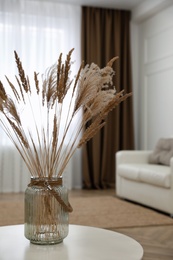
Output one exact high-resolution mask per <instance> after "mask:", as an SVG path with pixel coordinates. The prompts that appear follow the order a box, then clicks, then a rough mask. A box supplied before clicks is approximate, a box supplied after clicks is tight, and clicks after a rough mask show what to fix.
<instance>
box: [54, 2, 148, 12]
mask: <svg viewBox="0 0 173 260" xmlns="http://www.w3.org/2000/svg"><path fill="white" fill-rule="evenodd" d="M54 1H56V2H59V3H67V4H75V5H82V6H94V7H103V8H111V9H124V10H132V9H133V8H134V7H135V6H137V5H138V4H140V3H142V2H144V0H54Z"/></svg>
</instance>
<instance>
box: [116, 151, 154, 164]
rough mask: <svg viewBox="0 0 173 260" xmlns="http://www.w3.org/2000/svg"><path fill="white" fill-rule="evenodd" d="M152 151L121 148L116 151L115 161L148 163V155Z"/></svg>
mask: <svg viewBox="0 0 173 260" xmlns="http://www.w3.org/2000/svg"><path fill="white" fill-rule="evenodd" d="M151 153H152V151H149V150H146V151H144V150H122V151H118V152H117V153H116V163H117V165H118V164H122V163H148V162H149V155H150V154H151Z"/></svg>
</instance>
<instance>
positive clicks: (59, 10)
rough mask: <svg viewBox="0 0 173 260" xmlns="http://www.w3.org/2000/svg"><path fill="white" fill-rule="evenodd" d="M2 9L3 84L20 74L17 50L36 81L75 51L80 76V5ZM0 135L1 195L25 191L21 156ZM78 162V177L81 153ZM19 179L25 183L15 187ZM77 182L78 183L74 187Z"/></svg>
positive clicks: (13, 0)
mask: <svg viewBox="0 0 173 260" xmlns="http://www.w3.org/2000/svg"><path fill="white" fill-rule="evenodd" d="M0 6H1V8H0V39H1V41H0V80H1V81H2V82H3V84H4V85H5V84H6V79H5V77H4V75H7V76H8V78H9V79H10V80H11V81H12V82H15V80H14V76H15V75H17V74H18V72H17V70H16V64H15V59H14V50H15V51H16V52H17V53H18V55H19V57H20V59H21V61H22V64H23V67H24V69H25V72H26V74H27V75H28V76H29V78H33V73H34V71H36V72H38V73H40V74H42V73H44V72H45V70H46V69H47V68H48V67H50V66H51V65H52V64H54V63H55V62H56V61H57V58H58V56H59V54H60V53H61V52H62V53H63V57H64V59H65V58H66V54H67V53H68V52H69V50H71V49H72V48H75V50H74V52H73V55H72V60H73V61H74V64H73V66H72V68H73V70H74V71H72V76H73V75H75V74H76V73H77V69H78V68H79V66H80V63H81V49H80V46H81V42H80V39H81V35H80V34H81V28H80V24H81V7H80V6H76V5H67V4H59V3H56V2H51V1H48V0H47V1H41V0H40V1H39V0H34V1H32V0H25V1H24V0H6V1H4V0H0ZM0 136H1V138H0V192H1V191H22V190H23V188H24V187H23V186H25V182H26V180H25V177H24V176H23V175H24V173H22V172H21V171H22V170H21V165H19V163H17V161H16V160H17V159H15V158H18V157H17V156H18V155H17V154H15V155H14V151H15V148H14V149H13V144H11V141H9V139H8V137H7V136H6V135H5V133H4V132H3V131H2V129H0ZM10 149H11V150H10ZM11 151H12V152H11ZM10 153H12V155H10ZM16 153H18V152H16ZM5 159H6V161H7V163H5ZM9 161H10V163H8V162H9ZM76 161H77V164H76V163H75V165H76V167H77V168H76V169H75V170H74V169H73V171H74V172H76V174H77V175H79V174H80V170H79V168H80V152H78V156H77V159H76ZM16 165H17V166H16ZM15 169H16V170H15ZM22 169H23V168H22ZM15 171H16V172H15ZM17 171H20V173H18V172H17ZM3 172H5V174H3ZM73 174H74V173H73ZM16 179H19V180H20V181H18V182H21V183H22V182H23V184H21V183H20V184H15V183H14V182H15V180H16ZM74 179H76V180H77V181H78V183H76V184H74V183H73V184H72V182H73V181H74ZM22 185H23V186H22ZM72 185H78V186H80V176H79V178H77V177H76V176H74V177H73V180H72V179H71V184H70V188H71V187H72ZM12 186H15V188H14V190H11V189H12Z"/></svg>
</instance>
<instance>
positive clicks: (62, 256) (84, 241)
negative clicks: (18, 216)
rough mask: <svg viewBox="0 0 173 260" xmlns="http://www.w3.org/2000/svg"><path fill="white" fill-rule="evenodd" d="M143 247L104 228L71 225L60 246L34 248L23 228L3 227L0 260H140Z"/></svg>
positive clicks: (36, 246)
mask: <svg viewBox="0 0 173 260" xmlns="http://www.w3.org/2000/svg"><path fill="white" fill-rule="evenodd" d="M142 256H143V248H142V246H141V245H140V244H139V243H138V242H137V241H135V240H134V239H132V238H130V237H128V236H125V235H123V234H120V233H117V232H114V231H109V230H105V229H101V228H95V227H88V226H78V225H69V235H68V236H67V237H66V238H65V239H64V241H63V242H62V243H60V244H56V245H34V244H32V243H30V241H29V240H27V239H26V238H25V237H24V226H23V225H15V226H3V227H0V260H54V259H56V260H97V259H98V260H115V259H117V260H139V259H142Z"/></svg>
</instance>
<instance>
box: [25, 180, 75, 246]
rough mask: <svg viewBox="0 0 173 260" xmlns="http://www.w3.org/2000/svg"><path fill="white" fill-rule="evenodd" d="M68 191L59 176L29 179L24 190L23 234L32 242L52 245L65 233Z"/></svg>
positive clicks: (68, 205) (64, 235)
mask: <svg viewBox="0 0 173 260" xmlns="http://www.w3.org/2000/svg"><path fill="white" fill-rule="evenodd" d="M69 211H72V210H71V206H70V204H69V203H68V190H67V189H66V188H65V187H64V186H63V185H62V178H58V179H57V178H51V179H48V178H42V179H40V178H32V179H31V183H30V184H29V185H28V187H27V189H26V191H25V225H24V226H25V237H26V238H27V239H29V240H30V241H31V242H32V243H34V244H56V243H60V242H62V241H63V239H64V238H65V237H66V236H67V235H68V228H69Z"/></svg>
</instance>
